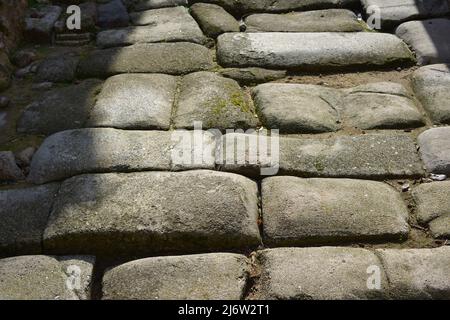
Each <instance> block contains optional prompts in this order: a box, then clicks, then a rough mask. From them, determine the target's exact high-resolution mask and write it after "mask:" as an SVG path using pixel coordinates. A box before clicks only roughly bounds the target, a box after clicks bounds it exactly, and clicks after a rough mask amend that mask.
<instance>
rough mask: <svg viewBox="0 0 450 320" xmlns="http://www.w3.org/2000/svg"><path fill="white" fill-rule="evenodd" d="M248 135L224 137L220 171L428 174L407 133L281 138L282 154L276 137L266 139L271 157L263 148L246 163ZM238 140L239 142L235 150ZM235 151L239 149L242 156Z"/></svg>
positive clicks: (372, 175)
mask: <svg viewBox="0 0 450 320" xmlns="http://www.w3.org/2000/svg"><path fill="white" fill-rule="evenodd" d="M248 136H249V135H242V134H227V135H225V136H224V137H222V140H221V142H220V144H219V148H218V149H217V152H216V155H217V156H216V161H218V159H222V158H223V159H226V161H222V162H220V163H219V165H220V168H221V169H222V170H225V171H231V172H238V173H241V174H246V175H260V174H261V173H260V170H261V169H262V168H264V167H267V166H272V167H274V166H276V165H277V164H279V169H280V173H281V174H284V175H296V176H301V177H329V178H337V177H339V178H365V179H374V180H379V179H380V180H383V179H386V178H399V177H422V176H424V171H423V168H422V164H421V162H420V159H419V156H418V154H417V151H416V146H415V143H414V140H413V139H411V138H410V137H409V136H408V135H406V134H395V133H389V134H366V135H359V136H338V137H334V138H310V137H305V138H294V137H280V138H279V153H277V150H278V146H277V143H276V139H273V138H267V140H268V141H266V144H267V145H268V146H272V147H271V150H272V152H271V153H270V152H269V154H267V151H266V150H259V153H260V154H259V158H258V162H257V163H255V162H249V161H248V160H247V159H245V158H244V160H246V161H244V162H242V163H241V162H237V161H236V159H242V157H244V156H245V157H247V158H248V157H249V155H253V153H254V152H253V153H252V152H250V149H249V147H248V145H245V138H246V137H248ZM239 137H242V139H240V138H239ZM237 138H238V139H237ZM236 139H237V140H239V141H240V142H239V143H238V145H237V146H236V147H234V141H235V140H236ZM242 142H244V144H243V143H242ZM227 145H228V146H229V145H232V146H233V147H232V148H227V149H226V150H225V149H224V146H227ZM274 148H275V151H273V150H274ZM236 150H239V152H238V154H236ZM221 155H222V156H221ZM272 174H273V173H272ZM272 174H271V175H272Z"/></svg>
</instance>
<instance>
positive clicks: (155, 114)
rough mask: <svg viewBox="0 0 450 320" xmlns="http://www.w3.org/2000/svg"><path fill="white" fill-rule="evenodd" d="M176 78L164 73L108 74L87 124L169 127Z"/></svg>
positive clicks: (92, 125) (152, 127) (163, 128)
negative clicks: (109, 76) (108, 76)
mask: <svg viewBox="0 0 450 320" xmlns="http://www.w3.org/2000/svg"><path fill="white" fill-rule="evenodd" d="M177 82H178V78H177V77H174V76H169V75H165V74H119V75H116V76H113V77H111V78H108V79H107V80H106V81H105V84H104V86H103V89H102V91H101V92H100V94H99V96H98V97H97V101H96V103H95V106H94V108H92V111H91V113H90V117H89V120H88V123H87V126H90V127H114V128H121V129H162V130H168V129H169V127H170V117H171V114H172V106H173V104H174V101H175V93H176V90H177Z"/></svg>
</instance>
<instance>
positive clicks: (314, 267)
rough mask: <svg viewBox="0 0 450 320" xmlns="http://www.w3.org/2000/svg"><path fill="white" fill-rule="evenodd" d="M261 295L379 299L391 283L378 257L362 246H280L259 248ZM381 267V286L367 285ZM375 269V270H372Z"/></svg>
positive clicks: (325, 298) (305, 298) (285, 298)
mask: <svg viewBox="0 0 450 320" xmlns="http://www.w3.org/2000/svg"><path fill="white" fill-rule="evenodd" d="M257 257H258V260H259V261H260V263H261V270H262V272H261V278H260V286H261V290H260V291H261V292H260V298H262V299H271V300H272V299H275V300H336V299H339V300H343V299H352V300H354V299H380V298H384V297H385V294H384V292H385V289H386V287H387V285H388V282H387V280H386V277H385V275H384V273H383V272H382V265H381V263H380V261H379V259H378V258H377V257H376V256H375V255H374V254H373V253H372V252H370V251H369V250H365V249H359V248H339V247H321V248H280V249H269V250H263V251H259V252H258V253H257ZM371 267H372V268H373V267H375V268H378V269H377V270H379V271H380V272H379V273H378V274H379V276H380V280H381V281H380V284H381V290H373V289H369V288H368V286H367V283H368V278H369V276H370V274H368V272H367V270H368V269H369V268H371ZM372 272H373V271H372Z"/></svg>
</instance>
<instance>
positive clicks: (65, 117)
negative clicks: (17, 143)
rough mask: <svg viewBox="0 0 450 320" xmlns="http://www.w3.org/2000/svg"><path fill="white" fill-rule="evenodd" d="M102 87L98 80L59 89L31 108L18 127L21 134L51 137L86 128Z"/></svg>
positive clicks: (25, 112)
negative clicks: (59, 132)
mask: <svg viewBox="0 0 450 320" xmlns="http://www.w3.org/2000/svg"><path fill="white" fill-rule="evenodd" d="M101 86H102V82H101V81H99V80H85V81H83V82H81V83H80V84H76V85H70V86H68V87H63V88H57V89H53V90H52V91H50V92H49V93H48V94H45V95H44V97H43V98H41V99H40V100H37V101H35V102H33V103H32V104H30V105H29V106H28V107H27V108H26V109H25V111H24V113H23V114H22V116H21V118H20V119H19V122H18V124H17V130H18V132H20V133H38V134H46V135H47V134H52V133H55V132H58V131H63V130H69V129H77V128H82V127H84V126H85V125H86V121H87V120H88V118H89V114H90V112H91V109H92V107H93V106H94V104H95V99H96V96H97V94H98V93H99V91H100V89H101Z"/></svg>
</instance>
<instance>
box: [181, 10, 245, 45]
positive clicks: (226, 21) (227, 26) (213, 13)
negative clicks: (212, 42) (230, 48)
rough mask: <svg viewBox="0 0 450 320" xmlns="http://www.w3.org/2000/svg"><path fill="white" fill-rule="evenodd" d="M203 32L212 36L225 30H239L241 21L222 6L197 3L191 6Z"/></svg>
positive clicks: (214, 36) (192, 12)
mask: <svg viewBox="0 0 450 320" xmlns="http://www.w3.org/2000/svg"><path fill="white" fill-rule="evenodd" d="M190 12H191V14H192V16H193V17H194V18H195V20H197V22H198V23H199V25H200V27H201V28H202V30H203V32H204V33H205V34H206V35H207V36H208V37H212V38H216V37H217V36H218V35H220V34H222V33H225V32H239V30H240V26H239V22H238V21H237V20H236V19H235V18H234V17H233V16H232V15H231V14H229V13H228V12H226V11H225V10H224V9H223V8H222V7H221V6H218V5H215V4H208V3H196V4H194V5H193V6H191V8H190Z"/></svg>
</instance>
